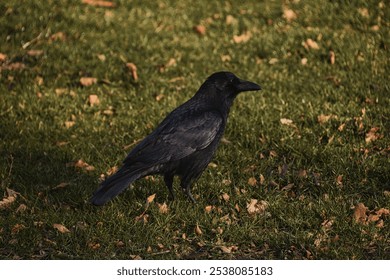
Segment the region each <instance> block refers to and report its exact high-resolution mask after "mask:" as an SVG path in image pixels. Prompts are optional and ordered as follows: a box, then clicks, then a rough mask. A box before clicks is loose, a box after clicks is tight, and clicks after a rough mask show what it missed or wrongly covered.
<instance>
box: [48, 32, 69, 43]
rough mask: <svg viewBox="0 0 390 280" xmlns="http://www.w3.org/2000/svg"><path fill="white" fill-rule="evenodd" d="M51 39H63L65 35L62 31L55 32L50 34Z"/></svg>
mask: <svg viewBox="0 0 390 280" xmlns="http://www.w3.org/2000/svg"><path fill="white" fill-rule="evenodd" d="M50 40H51V41H65V40H66V35H65V33H64V32H57V33H54V34H53V35H51V36H50Z"/></svg>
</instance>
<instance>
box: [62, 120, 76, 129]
mask: <svg viewBox="0 0 390 280" xmlns="http://www.w3.org/2000/svg"><path fill="white" fill-rule="evenodd" d="M75 124H76V122H75V121H66V122H65V127H66V128H71V127H72V126H74V125H75Z"/></svg>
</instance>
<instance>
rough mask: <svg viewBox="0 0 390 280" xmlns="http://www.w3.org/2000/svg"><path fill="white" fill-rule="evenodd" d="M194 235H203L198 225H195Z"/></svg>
mask: <svg viewBox="0 0 390 280" xmlns="http://www.w3.org/2000/svg"><path fill="white" fill-rule="evenodd" d="M195 233H196V235H202V234H203V232H202V230H201V229H200V227H199V225H198V224H196V227H195Z"/></svg>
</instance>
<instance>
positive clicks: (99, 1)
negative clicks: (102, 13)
mask: <svg viewBox="0 0 390 280" xmlns="http://www.w3.org/2000/svg"><path fill="white" fill-rule="evenodd" d="M82 3H84V4H87V5H90V6H96V7H104V8H114V7H115V6H116V4H115V3H114V2H111V1H103V0H82Z"/></svg>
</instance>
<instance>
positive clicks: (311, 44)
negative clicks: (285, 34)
mask: <svg viewBox="0 0 390 280" xmlns="http://www.w3.org/2000/svg"><path fill="white" fill-rule="evenodd" d="M302 44H303V46H304V47H305V49H308V50H309V49H313V50H318V49H319V48H320V46H319V45H318V44H317V42H316V41H314V40H312V39H310V38H309V39H307V40H306V41H305V42H303V43H302Z"/></svg>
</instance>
